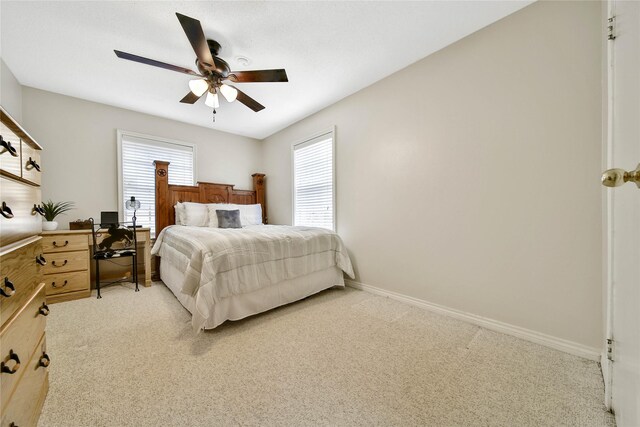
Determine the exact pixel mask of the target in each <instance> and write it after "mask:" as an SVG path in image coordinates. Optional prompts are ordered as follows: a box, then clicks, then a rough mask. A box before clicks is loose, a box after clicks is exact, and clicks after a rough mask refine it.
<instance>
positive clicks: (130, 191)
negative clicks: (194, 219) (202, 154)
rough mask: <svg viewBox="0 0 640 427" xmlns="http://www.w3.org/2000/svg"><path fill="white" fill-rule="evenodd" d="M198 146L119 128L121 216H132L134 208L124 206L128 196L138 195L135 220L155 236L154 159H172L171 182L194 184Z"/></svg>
mask: <svg viewBox="0 0 640 427" xmlns="http://www.w3.org/2000/svg"><path fill="white" fill-rule="evenodd" d="M194 159H195V146H194V145H193V144H187V143H184V142H177V141H170V140H166V139H162V138H156V137H152V136H145V135H139V134H134V133H129V132H121V131H118V163H119V172H120V173H119V174H118V179H119V187H118V190H119V191H118V193H119V199H120V200H119V204H118V210H119V211H120V217H121V218H123V220H124V221H132V220H133V211H129V210H127V209H125V206H124V203H125V201H126V200H129V199H131V196H135V198H136V200H139V201H140V209H138V211H137V212H136V224H140V225H141V226H143V227H149V228H150V229H151V237H155V228H156V189H155V166H154V164H153V161H154V160H164V161H167V162H170V163H171V165H170V167H169V184H176V185H193V182H194V176H195V167H194Z"/></svg>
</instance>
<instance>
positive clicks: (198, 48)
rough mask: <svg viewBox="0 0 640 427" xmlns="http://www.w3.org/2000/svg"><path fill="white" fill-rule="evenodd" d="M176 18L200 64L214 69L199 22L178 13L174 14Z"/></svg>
mask: <svg viewBox="0 0 640 427" xmlns="http://www.w3.org/2000/svg"><path fill="white" fill-rule="evenodd" d="M176 16H177V17H178V21H180V25H182V29H183V30H184V33H185V34H186V35H187V38H188V39H189V42H190V43H191V47H193V50H194V51H195V53H196V56H197V57H198V59H199V60H200V62H202V63H203V64H204V65H205V66H208V67H212V68H215V67H216V64H215V62H214V61H213V57H212V56H211V51H210V50H209V45H208V44H207V39H206V38H205V37H204V32H203V31H202V25H200V21H198V20H197V19H193V18H190V17H188V16H186V15H182V14H180V13H176Z"/></svg>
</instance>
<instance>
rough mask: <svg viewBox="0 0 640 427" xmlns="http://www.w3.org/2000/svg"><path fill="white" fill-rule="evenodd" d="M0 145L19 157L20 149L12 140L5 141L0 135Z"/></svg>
mask: <svg viewBox="0 0 640 427" xmlns="http://www.w3.org/2000/svg"><path fill="white" fill-rule="evenodd" d="M0 146H2V147H4V148H5V149H6V150H7V151H8V152H9V154H11V155H12V156H13V157H18V150H16V149H15V147H13V145H11V141H5V140H4V139H3V138H2V135H0Z"/></svg>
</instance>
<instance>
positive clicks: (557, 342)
mask: <svg viewBox="0 0 640 427" xmlns="http://www.w3.org/2000/svg"><path fill="white" fill-rule="evenodd" d="M345 283H346V284H347V286H350V287H352V288H355V289H361V290H363V291H366V292H370V293H372V294H376V295H380V296H383V297H387V298H391V299H394V300H397V301H401V302H404V303H407V304H411V305H413V306H416V307H420V308H423V309H425V310H429V311H433V312H435V313H439V314H443V315H445V316H450V317H454V318H456V319H460V320H464V321H466V322H469V323H473V324H474V325H478V326H481V327H483V328H485V329H490V330H492V331H496V332H501V333H503V334H507V335H512V336H514V337H517V338H521V339H523V340H526V341H531V342H534V343H536V344H540V345H543V346H545V347H550V348H553V349H555V350H560V351H563V352H565V353H569V354H573V355H575V356H580V357H584V358H585V359H589V360H594V361H600V355H601V352H602V349H597V348H593V347H588V346H586V345H583V344H579V343H576V342H573V341H569V340H565V339H562V338H558V337H554V336H551V335H547V334H543V333H540V332H536V331H532V330H530V329H525V328H521V327H519V326H515V325H510V324H508V323H504V322H500V321H498V320H494V319H489V318H487V317H482V316H478V315H475V314H471V313H466V312H464V311H460V310H456V309H453V308H449V307H445V306H442V305H439V304H434V303H432V302H428V301H424V300H421V299H418V298H414V297H410V296H407V295H403V294H399V293H397V292H392V291H387V290H385V289H381V288H377V287H375V286H371V285H366V284H364V283H360V282H356V281H355V280H350V279H346V280H345Z"/></svg>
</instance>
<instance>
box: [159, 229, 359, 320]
mask: <svg viewBox="0 0 640 427" xmlns="http://www.w3.org/2000/svg"><path fill="white" fill-rule="evenodd" d="M151 253H152V254H153V255H159V256H160V257H161V258H162V262H170V263H171V264H173V265H174V266H175V267H177V268H179V269H180V270H181V271H183V272H184V283H183V284H182V293H185V294H188V295H191V296H192V297H194V298H195V299H196V307H198V311H200V313H199V315H196V313H193V315H194V318H193V322H194V324H193V326H194V328H196V329H199V327H200V324H204V321H205V320H206V317H207V312H208V308H207V307H205V306H204V301H198V296H199V294H200V290H201V289H202V288H204V287H208V288H209V289H208V292H207V295H210V297H211V296H212V297H213V301H214V302H215V301H219V300H220V299H222V298H225V297H228V296H231V295H239V294H242V293H247V292H251V291H255V290H257V289H260V288H263V287H266V286H270V285H273V284H276V283H278V282H281V281H283V280H289V279H294V278H297V277H300V276H304V275H307V274H310V273H313V272H316V271H320V270H324V269H327V268H330V267H338V268H340V269H341V270H342V271H344V272H345V273H346V274H347V275H348V276H349V277H351V278H353V277H354V274H353V268H352V266H351V260H350V259H349V255H348V254H347V251H346V249H345V247H344V244H343V243H342V240H341V239H340V236H338V235H337V234H336V233H334V232H332V231H330V230H326V229H322V228H312V227H291V226H284V225H256V226H248V227H244V228H241V229H223V228H209V227H189V226H178V225H174V226H170V227H167V228H165V229H164V230H162V232H161V233H160V235H159V236H158V238H157V239H156V243H155V245H154V246H153V249H152V251H151ZM210 297H209V298H210Z"/></svg>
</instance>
